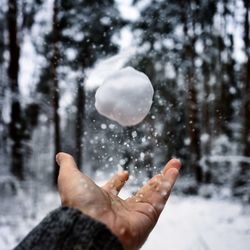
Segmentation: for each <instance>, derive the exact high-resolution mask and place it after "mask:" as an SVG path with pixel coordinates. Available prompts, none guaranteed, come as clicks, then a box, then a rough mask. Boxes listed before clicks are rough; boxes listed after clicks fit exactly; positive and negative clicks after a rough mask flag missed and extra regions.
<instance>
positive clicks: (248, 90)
mask: <svg viewBox="0 0 250 250" xmlns="http://www.w3.org/2000/svg"><path fill="white" fill-rule="evenodd" d="M244 6H245V10H246V13H245V22H244V26H245V27H244V43H245V51H246V56H247V61H246V64H245V84H244V88H243V93H242V96H243V99H242V100H243V101H242V104H243V105H242V106H243V130H242V141H243V155H244V156H246V157H250V51H249V45H250V37H249V28H250V25H249V2H248V0H244ZM249 180H250V168H249V164H248V163H245V162H242V163H241V166H240V171H239V174H238V175H237V177H236V180H235V182H234V185H233V193H234V195H235V196H240V197H245V200H246V201H248V202H250V190H249V184H250V181H249Z"/></svg>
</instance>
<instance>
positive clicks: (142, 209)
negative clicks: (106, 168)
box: [56, 153, 181, 250]
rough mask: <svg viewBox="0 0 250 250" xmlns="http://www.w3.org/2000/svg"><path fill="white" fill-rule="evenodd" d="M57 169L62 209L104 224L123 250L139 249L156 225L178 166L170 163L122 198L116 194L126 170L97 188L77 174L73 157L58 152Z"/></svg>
mask: <svg viewBox="0 0 250 250" xmlns="http://www.w3.org/2000/svg"><path fill="white" fill-rule="evenodd" d="M56 160H57V163H58V165H59V166H60V170H59V176H58V189H59V193H60V197H61V202H62V205H63V206H68V207H72V208H76V209H79V210H80V211H81V212H82V213H84V214H86V215H89V216H90V217H92V218H94V219H95V220H98V221H100V222H102V223H104V224H105V225H106V226H107V227H108V228H109V229H110V230H111V231H112V232H113V234H115V235H116V236H117V237H118V238H119V240H120V241H121V243H122V245H123V247H124V249H125V250H136V249H139V248H140V247H141V246H142V245H143V243H144V242H145V241H146V239H147V237H148V235H149V233H150V232H151V231H152V229H153V228H154V226H155V225H156V223H157V220H158V218H159V216H160V214H161V212H162V210H163V208H164V205H165V203H166V202H167V200H168V197H169V195H170V193H171V190H172V188H173V186H174V183H175V181H176V179H177V177H178V173H179V170H180V167H181V163H180V161H179V160H178V159H172V160H170V161H169V162H168V163H167V164H166V166H165V167H164V168H163V170H162V171H161V174H159V175H155V176H154V177H153V178H152V179H150V180H149V181H148V182H147V183H146V184H145V185H144V186H142V187H141V188H140V189H139V190H138V192H137V193H136V194H135V195H133V196H131V197H129V198H127V199H125V200H124V199H121V198H120V197H119V196H118V194H119V191H120V190H121V188H122V187H123V186H124V184H125V182H126V181H127V180H128V177H129V174H128V172H127V171H122V172H118V173H116V174H115V175H114V176H113V177H112V178H111V179H110V180H109V181H108V182H107V183H106V184H105V185H104V186H102V187H99V186H98V185H96V184H95V182H94V181H93V180H92V179H90V178H89V177H88V176H87V175H85V174H84V173H82V172H80V171H79V169H78V168H77V165H76V163H75V161H74V159H73V157H72V156H71V155H69V154H66V153H58V154H57V155H56Z"/></svg>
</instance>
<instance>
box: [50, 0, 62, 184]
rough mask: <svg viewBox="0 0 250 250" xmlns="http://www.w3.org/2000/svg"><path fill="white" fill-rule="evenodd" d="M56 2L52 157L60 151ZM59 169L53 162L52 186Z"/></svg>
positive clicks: (54, 11) (55, 8)
mask: <svg viewBox="0 0 250 250" xmlns="http://www.w3.org/2000/svg"><path fill="white" fill-rule="evenodd" d="M58 12H59V6H58V0H55V1H54V6H53V52H52V53H53V56H52V60H51V72H52V81H53V87H52V104H53V121H54V155H55V154H56V153H58V152H60V150H61V136H60V116H59V112H58V111H59V98H60V96H59V86H58V75H57V68H58V63H59V56H60V54H59V48H58V42H59V23H58ZM58 173H59V168H58V165H57V163H56V161H55V160H54V184H55V185H56V183H57V178H58Z"/></svg>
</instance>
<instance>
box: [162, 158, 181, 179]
mask: <svg viewBox="0 0 250 250" xmlns="http://www.w3.org/2000/svg"><path fill="white" fill-rule="evenodd" d="M170 168H176V169H177V170H180V168H181V161H180V160H179V159H176V158H174V159H171V160H170V161H168V163H167V164H166V166H165V167H164V168H163V170H162V174H163V175H164V174H165V173H166V171H168V170H169V169H170Z"/></svg>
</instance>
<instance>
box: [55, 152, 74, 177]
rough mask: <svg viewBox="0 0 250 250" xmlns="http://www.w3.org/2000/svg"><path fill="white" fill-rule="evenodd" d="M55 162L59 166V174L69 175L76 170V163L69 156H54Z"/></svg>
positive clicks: (62, 154)
mask: <svg viewBox="0 0 250 250" xmlns="http://www.w3.org/2000/svg"><path fill="white" fill-rule="evenodd" d="M56 162H57V164H58V165H59V167H60V168H59V174H65V175H66V174H70V173H72V172H75V171H76V170H78V168H77V165H76V162H75V160H74V158H73V156H71V155H70V154H67V153H63V152H60V153H58V154H57V155H56Z"/></svg>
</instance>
